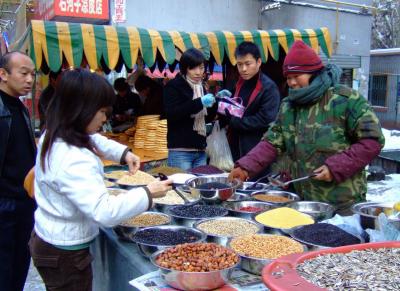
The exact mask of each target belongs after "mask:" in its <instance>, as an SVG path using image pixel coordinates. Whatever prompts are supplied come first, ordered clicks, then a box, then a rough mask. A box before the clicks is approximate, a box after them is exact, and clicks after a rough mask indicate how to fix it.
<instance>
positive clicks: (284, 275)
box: [262, 241, 400, 291]
mask: <svg viewBox="0 0 400 291" xmlns="http://www.w3.org/2000/svg"><path fill="white" fill-rule="evenodd" d="M380 248H400V241H388V242H377V243H365V244H357V245H351V246H343V247H337V248H330V249H324V250H318V251H314V252H308V253H302V254H292V255H288V256H285V257H282V258H279V259H276V260H274V261H273V262H271V263H270V264H268V265H266V266H265V267H264V269H263V271H262V280H263V282H264V284H265V285H266V286H267V287H268V288H269V289H271V290H276V291H278V290H279V291H287V290H290V291H292V290H293V291H304V290H307V291H317V290H326V289H324V288H320V287H318V286H316V285H314V284H312V283H310V282H308V281H306V280H305V279H304V278H303V277H301V276H300V275H299V274H298V273H297V271H296V267H297V265H299V264H301V263H302V262H304V261H305V260H308V259H312V258H315V257H317V256H319V255H323V254H334V253H348V252H351V251H353V250H365V249H380Z"/></svg>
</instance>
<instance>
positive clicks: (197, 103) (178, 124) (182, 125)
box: [164, 75, 216, 150]
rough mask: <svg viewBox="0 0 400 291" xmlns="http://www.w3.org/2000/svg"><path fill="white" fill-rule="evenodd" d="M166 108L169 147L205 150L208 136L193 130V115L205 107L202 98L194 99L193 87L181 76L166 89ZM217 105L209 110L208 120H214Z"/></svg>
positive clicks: (169, 83)
mask: <svg viewBox="0 0 400 291" xmlns="http://www.w3.org/2000/svg"><path fill="white" fill-rule="evenodd" d="M164 109H165V115H166V117H167V120H168V134H167V141H168V148H169V149H172V148H193V149H198V150H205V148H206V146H207V143H206V137H205V136H202V135H199V134H198V133H197V132H196V131H194V130H193V124H194V117H192V116H191V115H193V114H196V113H198V112H200V110H202V109H203V104H202V103H201V99H200V98H198V99H196V100H193V89H192V88H191V87H190V85H189V84H188V83H187V82H186V80H185V79H184V78H183V77H182V76H181V75H177V76H176V77H175V79H173V80H171V81H169V82H168V83H167V85H166V86H165V89H164ZM215 114H216V105H214V106H213V107H212V108H210V109H208V110H207V116H206V118H205V119H206V122H209V121H211V120H213V118H214V117H215Z"/></svg>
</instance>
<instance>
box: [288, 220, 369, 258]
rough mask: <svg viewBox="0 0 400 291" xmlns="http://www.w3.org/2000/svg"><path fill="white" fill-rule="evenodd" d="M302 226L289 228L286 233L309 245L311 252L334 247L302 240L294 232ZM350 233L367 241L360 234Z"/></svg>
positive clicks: (361, 241) (363, 241)
mask: <svg viewBox="0 0 400 291" xmlns="http://www.w3.org/2000/svg"><path fill="white" fill-rule="evenodd" d="M301 227H303V226H297V227H293V228H291V229H288V230H287V232H286V234H288V235H290V237H291V238H293V239H294V240H296V241H298V242H299V243H301V244H303V245H305V246H307V248H308V251H310V252H311V251H319V250H324V249H329V248H332V247H329V246H324V245H318V244H314V243H311V242H308V241H305V240H302V239H300V238H298V237H297V236H296V235H295V234H294V231H295V230H296V229H299V228H301ZM350 234H351V235H352V236H354V237H356V238H358V239H359V240H360V243H365V240H364V239H363V238H362V237H361V236H359V235H354V234H352V233H350Z"/></svg>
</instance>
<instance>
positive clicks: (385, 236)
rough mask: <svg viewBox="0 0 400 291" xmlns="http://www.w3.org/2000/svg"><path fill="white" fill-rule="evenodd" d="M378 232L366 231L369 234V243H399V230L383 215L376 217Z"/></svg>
mask: <svg viewBox="0 0 400 291" xmlns="http://www.w3.org/2000/svg"><path fill="white" fill-rule="evenodd" d="M378 224H379V230H375V229H367V230H366V232H367V233H368V234H369V241H370V242H379V241H395V240H398V241H400V230H398V229H396V227H395V226H394V225H393V224H391V223H390V222H389V220H388V218H387V216H386V215H385V214H384V213H381V214H379V216H378Z"/></svg>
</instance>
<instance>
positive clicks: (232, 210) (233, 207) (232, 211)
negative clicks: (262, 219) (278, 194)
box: [222, 201, 276, 219]
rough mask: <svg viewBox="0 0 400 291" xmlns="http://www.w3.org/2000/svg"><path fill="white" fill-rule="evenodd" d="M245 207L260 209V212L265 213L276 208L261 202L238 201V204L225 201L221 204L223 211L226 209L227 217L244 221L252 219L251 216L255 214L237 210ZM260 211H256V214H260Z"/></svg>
mask: <svg viewBox="0 0 400 291" xmlns="http://www.w3.org/2000/svg"><path fill="white" fill-rule="evenodd" d="M247 206H253V207H260V208H262V210H260V211H266V210H270V209H273V208H276V206H275V205H272V204H268V203H267V202H261V201H260V202H259V201H238V202H228V201H225V202H224V203H223V204H222V207H224V208H225V209H228V211H229V215H232V216H235V217H241V218H246V219H252V218H253V214H254V213H256V212H250V211H243V210H239V209H240V208H241V207H247ZM260 211H257V212H260Z"/></svg>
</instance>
